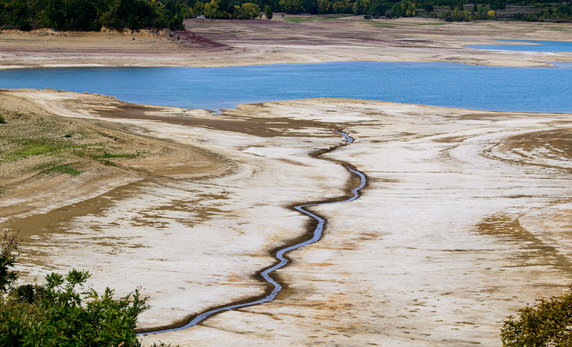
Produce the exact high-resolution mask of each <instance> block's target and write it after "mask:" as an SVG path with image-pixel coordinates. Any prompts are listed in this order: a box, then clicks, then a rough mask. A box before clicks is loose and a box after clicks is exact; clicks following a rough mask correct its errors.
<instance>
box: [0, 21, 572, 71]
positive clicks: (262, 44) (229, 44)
mask: <svg viewBox="0 0 572 347" xmlns="http://www.w3.org/2000/svg"><path fill="white" fill-rule="evenodd" d="M292 18H293V19H298V20H303V21H302V22H301V23H293V22H289V21H287V20H288V19H292ZM185 24H186V27H187V28H188V29H189V30H192V31H193V32H194V33H196V34H199V35H201V36H202V37H204V38H206V39H208V40H211V41H208V40H207V41H201V40H194V41H193V40H191V41H184V40H177V39H176V38H175V37H170V36H169V35H168V34H166V33H160V34H151V33H148V32H143V33H128V32H126V33H114V32H105V33H85V32H67V33H61V32H51V31H46V30H41V31H36V32H32V33H22V32H15V31H2V32H0V68H16V67H63V66H201V67H210V66H234V65H258V64H276V63H315V62H325V61H392V62H394V61H397V62H460V63H467V64H479V65H502V66H544V65H546V64H547V62H570V61H572V53H543V52H536V53H535V52H528V53H522V52H510V51H509V52H507V51H503V52H499V51H484V50H476V49H466V48H463V47H464V46H466V45H475V44H488V43H491V42H490V41H487V40H490V39H520V40H555V41H571V40H572V24H570V23H527V22H496V21H481V22H471V23H446V22H442V21H437V20H432V19H421V18H401V19H394V20H389V21H387V20H370V21H365V20H363V19H362V17H358V16H349V17H346V18H341V19H337V20H308V17H304V16H289V15H287V16H286V17H285V18H282V17H280V16H279V15H276V17H275V19H274V20H272V21H266V20H187V21H186V22H185ZM213 43H218V44H220V45H218V44H213Z"/></svg>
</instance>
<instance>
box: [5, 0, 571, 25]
mask: <svg viewBox="0 0 572 347" xmlns="http://www.w3.org/2000/svg"><path fill="white" fill-rule="evenodd" d="M514 4H516V5H519V6H521V7H522V5H535V6H537V9H536V10H534V8H533V7H532V6H529V7H528V9H527V8H524V7H522V8H524V10H523V11H524V13H520V12H516V13H514V10H511V11H509V12H510V14H509V16H512V18H514V19H519V20H557V21H568V20H570V19H572V3H571V2H569V1H550V0H535V1H534V2H533V1H531V0H510V1H509V0H480V1H475V0H472V1H470V0H0V28H18V29H21V30H30V29H34V28H43V27H45V28H53V29H56V30H100V29H101V28H102V27H108V28H115V29H123V28H129V29H141V28H171V29H177V30H178V29H184V26H183V18H188V17H194V16H197V15H199V14H204V15H205V16H206V17H208V18H223V19H224V18H237V19H252V18H256V17H258V15H255V14H254V13H255V12H256V11H255V10H256V7H254V6H257V7H258V12H260V8H262V9H264V13H265V14H268V13H269V12H267V8H269V9H270V10H269V11H283V12H286V13H310V14H359V15H365V16H369V17H368V18H370V17H372V18H378V17H383V16H385V17H388V18H392V17H413V16H425V17H440V18H443V19H445V20H447V21H468V20H475V19H493V18H495V16H494V15H493V16H491V12H490V11H491V10H492V11H496V12H497V13H498V12H499V10H500V11H502V10H503V9H505V8H506V7H507V5H514ZM465 5H468V6H467V8H465ZM531 9H532V10H531ZM492 13H493V14H494V12H492ZM258 14H259V13H258ZM270 16H272V15H270ZM267 18H268V16H267Z"/></svg>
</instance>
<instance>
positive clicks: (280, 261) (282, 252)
mask: <svg viewBox="0 0 572 347" xmlns="http://www.w3.org/2000/svg"><path fill="white" fill-rule="evenodd" d="M338 133H339V134H340V135H341V136H342V137H343V138H344V140H345V143H343V144H341V145H339V146H336V147H333V148H331V149H330V150H328V151H323V152H320V154H317V155H315V157H316V158H319V157H320V155H321V154H324V153H328V152H331V151H334V150H336V149H337V148H339V147H342V146H346V145H350V144H352V143H353V142H354V139H353V138H352V137H351V136H350V135H349V134H347V133H346V132H344V131H338ZM324 160H329V159H324ZM336 163H340V164H341V165H343V166H344V167H345V168H346V170H348V171H349V172H350V173H352V175H355V176H356V177H358V178H359V184H358V185H357V186H356V187H353V188H352V189H351V191H350V195H349V196H348V197H343V198H341V200H338V199H330V200H327V201H321V202H313V203H306V204H301V205H296V206H294V209H295V210H296V211H298V212H300V213H302V214H305V215H306V216H308V217H310V218H312V219H314V221H315V222H317V223H316V224H315V226H313V230H309V232H308V236H309V238H308V239H306V240H304V241H301V242H299V241H296V243H295V244H292V245H288V246H284V247H283V248H280V249H278V250H276V251H275V252H274V257H275V258H276V263H274V265H272V266H270V267H268V268H266V269H263V270H262V271H260V272H259V273H258V274H259V275H260V276H261V277H262V279H263V280H264V281H265V282H266V283H268V285H269V290H268V291H267V293H266V294H264V296H262V297H255V298H251V299H247V300H243V301H241V302H239V303H230V304H226V305H224V306H220V307H216V308H212V309H209V310H207V311H204V312H202V313H200V314H198V315H196V316H193V317H192V318H191V319H189V321H188V322H187V323H185V324H183V325H180V326H177V327H171V328H165V329H157V330H152V329H150V330H149V331H143V332H140V333H139V334H140V335H150V334H160V333H166V332H169V331H177V330H183V329H188V328H191V327H193V326H195V325H197V324H199V323H201V322H203V321H204V320H206V319H208V318H210V317H212V316H214V315H216V314H218V313H221V312H225V311H231V310H235V309H239V308H242V307H248V306H254V305H260V304H264V303H267V302H270V301H272V300H274V299H275V298H276V296H277V295H278V293H280V291H281V290H282V288H283V286H282V284H280V283H279V282H278V281H277V280H276V279H274V278H273V277H272V275H271V274H272V273H273V272H275V271H276V270H279V269H281V268H283V267H285V266H286V265H288V263H290V260H289V259H288V258H287V256H286V254H287V253H288V252H291V251H293V250H295V249H298V248H301V247H304V246H308V245H311V244H313V243H315V242H318V241H319V240H320V239H321V238H322V235H323V234H324V230H325V226H326V219H325V218H324V217H321V216H320V215H318V214H316V213H314V212H311V211H310V210H308V208H310V207H313V206H320V205H326V204H339V203H345V202H351V201H354V200H356V199H357V198H359V196H360V191H361V190H362V189H363V188H364V187H365V185H366V183H367V177H366V176H365V174H363V173H362V172H360V171H359V170H358V169H356V168H354V167H353V166H351V165H349V164H346V163H342V162H339V161H336Z"/></svg>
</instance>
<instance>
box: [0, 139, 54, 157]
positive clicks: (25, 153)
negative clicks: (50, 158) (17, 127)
mask: <svg viewBox="0 0 572 347" xmlns="http://www.w3.org/2000/svg"><path fill="white" fill-rule="evenodd" d="M57 150H58V147H57V146H55V145H53V144H49V143H32V144H28V145H25V146H24V148H23V149H21V150H19V151H17V152H15V153H13V154H12V155H10V156H9V157H8V158H7V159H8V160H18V159H23V158H27V157H30V156H33V155H40V154H49V153H53V152H55V151H57Z"/></svg>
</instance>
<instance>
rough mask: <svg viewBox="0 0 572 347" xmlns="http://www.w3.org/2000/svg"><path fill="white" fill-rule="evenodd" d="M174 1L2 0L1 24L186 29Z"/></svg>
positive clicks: (0, 0) (54, 27)
mask: <svg viewBox="0 0 572 347" xmlns="http://www.w3.org/2000/svg"><path fill="white" fill-rule="evenodd" d="M177 2H178V1H170V0H0V27H1V28H4V29H6V28H10V29H12V28H14V29H20V30H31V29H36V28H52V29H55V30H84V31H94V30H100V29H101V28H102V27H107V28H112V29H124V28H128V29H135V30H137V29H141V28H156V29H162V28H171V29H183V28H184V27H183V12H182V10H183V8H182V6H180V5H178V4H177Z"/></svg>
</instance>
